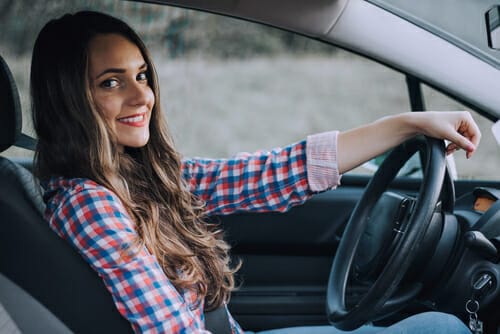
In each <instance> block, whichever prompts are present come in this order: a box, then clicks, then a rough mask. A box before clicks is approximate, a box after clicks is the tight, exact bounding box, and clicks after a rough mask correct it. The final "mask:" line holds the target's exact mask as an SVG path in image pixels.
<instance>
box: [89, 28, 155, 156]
mask: <svg viewBox="0 0 500 334" xmlns="http://www.w3.org/2000/svg"><path fill="white" fill-rule="evenodd" d="M147 73H148V68H147V64H146V62H145V60H144V57H143V56H142V54H141V51H140V50H139V48H138V47H137V46H136V45H135V44H134V43H132V42H131V41H129V40H128V39H127V38H125V37H123V36H122V35H119V34H101V35H97V36H96V37H94V38H93V39H92V40H91V41H90V43H89V82H90V88H91V92H92V97H93V98H94V101H95V103H96V106H97V109H98V110H99V112H100V113H101V114H102V115H103V116H104V118H105V119H106V121H107V122H108V123H109V124H110V126H111V128H112V129H113V130H114V131H115V134H116V136H117V144H118V146H119V147H120V149H121V150H123V148H124V147H126V146H127V147H142V146H144V145H146V143H147V142H148V140H149V120H150V118H151V111H152V109H153V106H154V103H155V97H154V94H153V90H152V89H151V87H150V86H149V83H148V77H147Z"/></svg>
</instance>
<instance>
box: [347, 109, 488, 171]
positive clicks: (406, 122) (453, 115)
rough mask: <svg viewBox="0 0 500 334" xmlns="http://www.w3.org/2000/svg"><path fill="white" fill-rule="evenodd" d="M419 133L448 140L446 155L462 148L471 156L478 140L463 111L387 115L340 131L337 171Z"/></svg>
mask: <svg viewBox="0 0 500 334" xmlns="http://www.w3.org/2000/svg"><path fill="white" fill-rule="evenodd" d="M419 134H424V135H426V136H429V137H435V138H438V139H445V140H448V141H449V142H450V144H448V146H447V147H446V153H447V154H451V153H453V152H454V151H456V150H458V149H460V148H461V149H463V150H465V151H466V155H467V158H470V157H471V156H472V154H473V153H474V151H475V150H476V147H477V145H478V144H479V141H480V139H481V132H480V131H479V128H478V126H477V124H476V123H475V122H474V120H473V119H472V116H471V115H470V113H468V112H466V111H459V112H448V111H440V112H429V111H426V112H411V113H404V114H399V115H395V116H388V117H384V118H381V119H379V120H377V121H375V122H373V123H371V124H368V125H365V126H361V127H359V128H355V129H352V130H348V131H344V132H340V133H339V136H338V139H337V160H338V166H339V172H340V173H345V172H347V171H349V170H351V169H353V168H355V167H357V166H359V165H361V164H362V163H364V162H366V161H368V160H370V159H372V158H374V157H376V156H378V155H380V154H382V153H384V152H385V151H387V150H389V149H391V148H393V147H394V146H397V145H399V144H401V143H402V142H404V141H405V140H408V139H410V138H411V137H414V136H416V135H419Z"/></svg>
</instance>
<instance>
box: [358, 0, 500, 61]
mask: <svg viewBox="0 0 500 334" xmlns="http://www.w3.org/2000/svg"><path fill="white" fill-rule="evenodd" d="M368 1H369V2H372V3H374V4H376V5H378V6H380V7H383V8H385V9H387V10H390V11H391V12H393V13H395V14H397V15H399V16H401V17H403V18H405V19H406V20H408V21H410V22H412V23H414V24H416V25H418V26H420V27H422V28H424V29H427V30H429V31H431V32H432V33H434V34H436V35H439V36H441V37H443V38H445V39H447V40H448V41H450V42H452V43H453V44H455V45H457V46H458V47H460V48H462V49H464V50H466V51H467V52H469V53H471V54H474V55H475V56H476V57H479V58H481V59H483V60H484V61H486V62H488V63H490V64H491V65H493V66H495V67H497V68H500V53H499V52H498V51H497V50H493V49H491V48H489V46H488V36H487V29H486V20H485V14H486V12H487V11H488V10H489V9H491V8H492V7H493V6H494V5H498V4H499V3H498V0H473V1H471V0H439V1H435V0H418V1H415V0H368Z"/></svg>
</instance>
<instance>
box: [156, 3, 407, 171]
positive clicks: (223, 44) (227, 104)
mask: <svg viewBox="0 0 500 334" xmlns="http://www.w3.org/2000/svg"><path fill="white" fill-rule="evenodd" d="M189 15H192V16H191V17H190V16H189ZM187 17H188V18H190V20H191V21H190V22H191V24H190V26H189V29H191V30H189V31H187V32H186V34H184V35H183V36H184V39H185V40H184V41H183V43H181V45H184V55H183V56H182V57H179V56H177V57H165V56H164V55H162V54H157V57H156V63H157V65H158V72H159V74H160V80H161V86H162V100H163V103H164V104H163V108H164V110H165V112H166V114H167V118H168V120H169V126H170V128H171V131H172V132H173V134H174V138H175V141H176V145H177V147H178V149H179V150H180V151H181V152H182V154H184V155H186V156H209V157H228V156H232V155H234V154H236V153H238V152H240V151H254V150H259V149H271V148H273V147H275V146H282V145H286V144H289V143H292V142H295V141H298V140H301V139H303V138H305V137H306V136H307V135H309V134H313V133H317V132H323V131H328V130H333V129H338V130H346V129H349V128H352V127H355V126H359V125H362V124H365V123H367V122H371V121H374V120H376V119H378V118H380V117H382V116H385V115H388V114H396V113H399V112H404V111H408V110H409V103H408V94H407V89H406V83H405V77H404V76H403V75H402V74H400V73H398V72H396V71H394V70H392V69H389V68H387V67H385V66H382V65H380V64H378V63H375V62H373V61H370V60H367V59H364V58H362V57H360V56H357V55H355V54H352V53H348V52H346V51H343V50H341V49H338V48H335V47H333V46H330V45H326V44H323V43H320V42H316V41H312V40H310V39H307V38H305V37H301V36H297V35H294V34H292V33H287V32H283V31H281V30H277V29H273V28H269V27H264V26H261V25H257V24H254V23H249V22H242V21H238V20H234V19H231V18H226V17H220V16H215V15H211V14H203V13H190V12H188V13H187ZM234 41H238V43H237V47H236V48H235V43H234ZM376 165H377V164H376V163H368V164H366V165H364V166H361V167H359V168H357V169H355V170H354V171H352V173H361V174H372V173H373V171H374V169H376Z"/></svg>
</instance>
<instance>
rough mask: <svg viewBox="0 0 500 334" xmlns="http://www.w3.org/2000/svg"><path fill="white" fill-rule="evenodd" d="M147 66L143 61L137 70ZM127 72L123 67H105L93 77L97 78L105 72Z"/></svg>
mask: <svg viewBox="0 0 500 334" xmlns="http://www.w3.org/2000/svg"><path fill="white" fill-rule="evenodd" d="M146 68H148V64H146V63H144V64H142V65H141V66H140V67H139V70H143V69H146ZM125 72H127V70H126V69H124V68H113V67H111V68H107V69H105V70H104V71H102V72H101V73H99V74H98V75H97V76H96V77H95V78H96V79H99V78H100V77H102V76H103V75H105V74H107V73H125Z"/></svg>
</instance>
